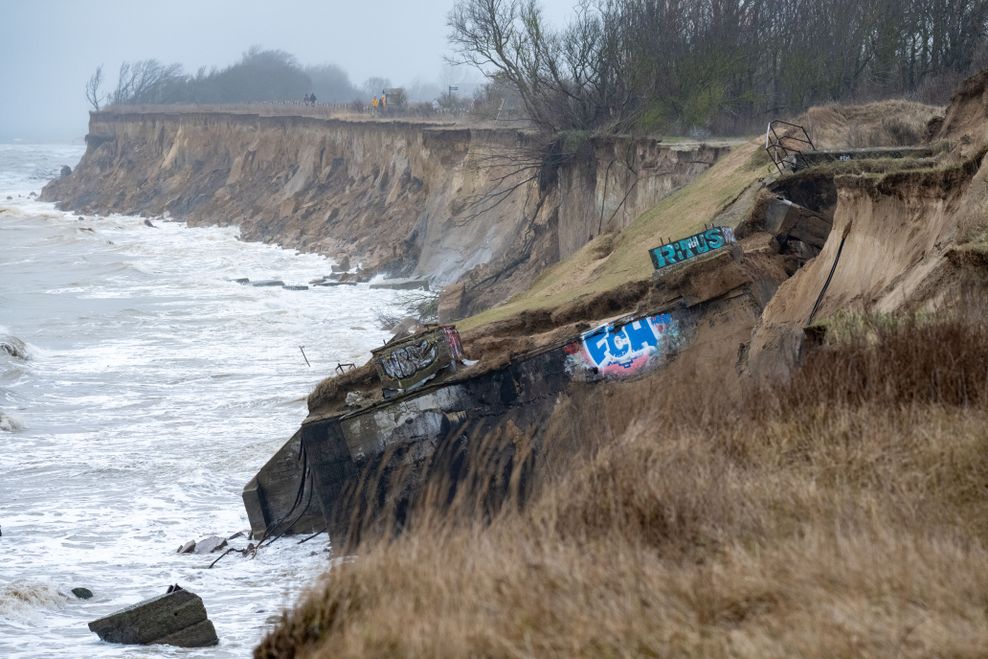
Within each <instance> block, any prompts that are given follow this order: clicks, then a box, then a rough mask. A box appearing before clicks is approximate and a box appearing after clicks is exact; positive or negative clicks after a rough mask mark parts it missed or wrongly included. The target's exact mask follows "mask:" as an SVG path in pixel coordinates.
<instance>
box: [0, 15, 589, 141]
mask: <svg viewBox="0 0 988 659" xmlns="http://www.w3.org/2000/svg"><path fill="white" fill-rule="evenodd" d="M453 1H454V0H321V1H320V0H272V1H261V0H159V1H158V2H148V1H145V0H0V142H8V141H10V140H13V139H21V140H24V141H70V140H81V138H82V136H83V135H84V134H85V132H86V126H87V122H88V120H89V115H88V110H89V106H88V103H87V102H86V100H85V96H84V86H85V83H86V80H87V79H88V78H89V76H90V75H91V74H92V73H93V71H94V70H95V69H96V67H97V66H98V65H99V64H103V72H104V77H109V80H108V81H107V82H106V83H104V87H111V88H112V87H113V86H114V85H115V84H116V76H115V72H116V70H117V69H118V67H119V66H120V63H121V62H122V61H134V60H141V59H151V58H153V59H157V60H159V61H161V62H163V63H172V62H178V63H180V64H182V65H183V67H184V68H185V71H186V72H190V73H194V72H195V71H196V70H197V69H198V68H199V67H200V66H206V67H213V66H217V67H223V66H227V65H229V64H232V63H233V62H235V61H237V60H238V59H240V56H241V54H242V53H243V52H244V51H246V50H247V49H248V48H249V47H250V46H252V45H259V46H262V47H263V48H270V49H280V50H284V51H287V52H289V53H292V54H293V55H295V56H296V57H297V58H298V60H299V61H300V62H301V63H302V64H322V63H333V64H338V65H339V66H341V67H342V68H343V69H345V70H346V71H347V73H348V74H349V75H350V80H351V81H352V82H353V83H354V84H355V85H358V86H359V85H360V84H361V83H362V82H363V81H364V80H366V79H367V78H369V77H371V76H380V77H384V78H388V79H390V80H391V82H392V83H394V84H396V85H403V84H409V83H411V82H412V81H413V80H415V79H416V78H418V79H421V80H423V81H437V82H438V81H439V80H440V76H441V73H442V68H443V59H442V57H443V54H445V53H446V52H447V45H446V34H447V27H446V14H447V13H448V12H449V10H450V8H451V7H452V5H453ZM575 3H576V0H542V5H543V7H544V8H545V12H546V16H547V17H548V18H549V19H550V20H551V21H552V22H554V23H557V24H561V23H563V22H565V20H566V19H567V18H568V17H569V16H570V15H571V14H572V7H573V6H574V4H575ZM469 75H470V77H471V78H477V79H479V76H478V75H477V74H469Z"/></svg>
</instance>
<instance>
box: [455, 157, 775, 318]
mask: <svg viewBox="0 0 988 659" xmlns="http://www.w3.org/2000/svg"><path fill="white" fill-rule="evenodd" d="M764 155H765V154H764V151H762V150H761V148H760V145H759V144H758V143H756V142H746V143H743V144H740V145H738V146H736V147H735V148H733V149H732V150H731V152H730V153H729V154H728V155H726V156H724V157H723V158H721V159H720V160H719V161H718V162H716V163H715V164H714V165H713V166H712V167H711V168H710V169H709V170H707V171H706V172H704V173H703V174H702V175H701V176H699V177H698V178H697V179H696V180H695V181H693V182H691V183H690V184H689V185H686V186H684V187H682V188H681V189H679V190H677V191H675V192H673V193H672V194H670V195H669V196H668V197H666V198H665V199H663V200H662V201H660V202H659V203H658V204H657V205H656V206H655V207H654V208H653V209H652V210H650V211H647V212H645V213H643V214H642V215H640V216H639V217H638V218H637V219H636V220H635V221H634V223H632V224H631V226H629V227H628V228H627V229H625V230H624V231H622V232H620V233H619V234H617V235H615V234H605V235H602V236H600V237H598V238H597V239H595V240H594V241H592V242H590V243H588V244H587V245H585V246H584V247H583V248H582V249H581V250H580V251H579V252H577V253H576V254H574V255H573V256H572V257H570V258H568V259H566V260H565V261H562V262H560V263H558V264H556V265H554V266H553V267H551V268H549V269H548V270H546V271H545V272H544V273H543V274H542V275H541V276H539V278H538V279H537V280H536V281H535V283H534V284H532V286H531V287H530V288H529V289H528V290H526V291H525V292H523V293H521V294H519V295H517V296H515V297H513V298H512V299H510V300H509V301H508V302H507V303H505V304H503V305H501V306H499V307H495V308H493V309H490V310H488V311H485V312H483V313H480V314H477V315H476V316H473V317H471V318H467V319H465V320H461V321H457V326H459V327H461V328H462V329H470V328H474V327H479V326H481V325H484V324H486V323H490V322H493V321H496V320H502V319H504V318H507V317H508V316H511V315H514V314H516V313H519V312H522V311H528V310H532V309H552V308H555V307H558V306H559V305H561V304H564V303H567V302H570V301H572V300H574V299H576V298H578V297H580V296H581V295H592V294H596V293H601V292H604V291H608V290H611V289H614V288H616V287H619V286H622V285H625V284H627V283H629V282H633V281H639V280H643V279H648V278H649V277H650V276H651V273H652V271H653V266H652V262H651V260H650V258H649V255H648V250H649V249H650V248H652V247H656V246H658V245H660V244H662V243H663V242H665V241H666V240H667V239H669V238H681V237H683V236H687V235H690V234H691V233H695V232H696V231H699V230H701V229H702V228H703V225H704V224H710V223H711V222H713V221H714V220H715V218H716V216H717V214H718V213H719V212H720V211H721V210H723V209H724V207H725V206H727V205H728V204H730V203H731V202H732V201H734V200H735V199H737V197H738V196H739V195H740V194H741V193H743V192H744V191H745V190H746V189H747V188H748V186H750V185H751V184H752V183H754V182H755V181H756V180H758V179H759V178H760V177H762V176H765V175H767V174H769V173H770V172H769V170H768V160H767V158H763V156H764Z"/></svg>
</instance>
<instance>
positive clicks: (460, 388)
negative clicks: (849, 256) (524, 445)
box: [243, 243, 785, 545]
mask: <svg viewBox="0 0 988 659" xmlns="http://www.w3.org/2000/svg"><path fill="white" fill-rule="evenodd" d="M677 268H679V269H680V270H681V271H680V272H676V270H677ZM784 278H785V273H784V271H783V269H782V268H781V265H780V263H779V261H778V259H777V258H772V257H767V256H766V255H764V254H761V253H757V252H753V253H750V254H747V253H746V252H745V250H744V248H743V247H742V246H738V245H732V244H729V243H724V244H722V245H721V246H719V247H718V248H714V249H711V250H709V251H707V252H706V253H703V254H698V255H695V258H692V259H690V260H688V261H685V262H684V263H682V264H679V265H678V266H672V267H669V268H664V269H663V270H662V271H660V272H658V273H656V277H655V280H654V287H655V289H654V291H653V293H654V295H653V298H652V299H653V300H655V301H656V302H655V304H654V306H653V307H652V308H650V309H648V310H647V311H644V312H635V313H631V314H626V315H621V316H618V317H615V318H612V319H608V320H607V321H605V322H603V323H601V324H600V325H598V326H596V327H592V328H590V329H587V330H585V331H583V332H581V333H579V334H577V335H570V336H567V337H563V338H561V339H559V340H556V341H554V342H552V343H549V344H546V345H544V346H541V347H539V348H537V349H535V350H531V351H528V352H525V353H523V354H518V355H513V356H511V357H510V358H509V359H508V360H506V361H504V362H503V363H500V364H497V365H494V366H485V365H484V364H483V363H481V364H477V365H475V366H472V367H469V368H466V369H462V368H461V369H459V370H457V371H456V372H449V373H447V374H445V375H444V376H443V377H441V378H435V379H433V380H432V381H431V382H429V383H428V384H426V385H424V386H422V387H420V388H417V389H414V390H412V391H408V392H406V393H403V394H400V395H397V396H395V397H392V398H386V399H383V400H379V401H376V402H373V403H371V404H368V405H365V406H363V407H361V408H359V409H356V410H353V411H340V412H337V413H330V414H314V415H310V417H309V418H308V419H306V421H305V422H304V423H303V424H302V427H301V429H300V430H299V432H297V433H296V434H295V435H293V436H292V438H291V439H290V440H289V441H288V442H287V443H286V444H285V445H284V446H283V447H282V448H281V450H280V451H278V453H277V454H276V455H275V456H274V457H273V458H272V459H271V460H270V461H269V462H268V463H267V464H266V465H265V466H264V467H263V468H262V469H261V470H260V471H259V472H258V473H257V475H256V476H255V477H254V478H252V479H251V481H250V482H249V483H248V484H247V486H246V487H245V489H244V493H243V498H244V504H245V507H246V509H247V512H248V516H249V518H250V524H251V529H252V532H253V533H254V534H255V535H256V536H269V535H271V534H273V533H292V532H296V533H302V532H313V531H318V530H321V529H328V530H329V532H330V536H331V538H332V539H333V542H334V545H339V544H341V543H342V542H344V541H345V539H346V534H347V532H348V530H350V529H354V528H359V527H360V525H361V524H364V523H366V522H367V519H366V517H367V515H368V514H372V513H371V512H370V511H369V510H368V502H367V500H366V499H367V497H368V493H367V491H366V486H367V485H368V484H367V483H365V482H362V481H363V479H365V478H366V477H367V475H368V474H376V475H380V474H381V473H384V471H387V470H394V469H397V468H401V469H403V470H405V471H406V474H405V481H404V484H403V485H402V486H401V487H402V488H403V491H401V492H391V493H389V494H388V495H387V496H390V497H404V498H406V499H408V500H411V499H413V498H414V496H415V492H414V489H415V485H416V484H417V483H418V481H419V479H420V475H421V474H424V473H426V472H428V471H429V470H430V469H432V468H433V467H434V466H435V464H436V463H437V456H446V455H447V454H448V452H449V450H451V447H454V446H458V447H460V448H462V449H464V450H469V447H470V445H471V443H472V442H474V441H476V440H477V439H478V438H479V437H481V436H483V435H484V434H485V433H486V432H487V431H489V430H490V428H491V427H492V426H493V425H498V424H504V423H509V422H510V423H514V424H516V425H518V426H520V427H526V426H528V427H530V426H532V425H533V424H534V425H537V424H538V423H539V422H540V420H541V419H544V418H546V417H547V416H548V414H549V412H550V411H551V408H552V406H553V405H554V403H555V401H556V399H557V397H558V395H560V394H561V393H563V392H565V391H567V390H570V389H571V388H574V387H576V388H579V387H592V386H606V385H607V384H608V383H609V382H614V381H618V380H623V379H627V378H631V377H642V376H645V375H647V374H648V373H650V372H652V371H654V370H656V369H661V368H663V367H665V366H666V365H668V364H669V363H670V362H673V361H677V360H678V361H686V362H689V355H690V353H701V352H704V351H706V350H707V349H708V347H709V346H710V344H714V343H717V344H721V345H720V346H719V347H720V348H723V347H724V346H726V347H727V349H728V352H729V353H734V354H736V352H737V350H738V347H739V345H740V344H739V343H738V342H737V340H736V339H737V338H741V339H743V338H744V336H745V335H747V334H750V331H751V328H752V327H753V326H754V324H755V322H756V321H757V319H758V317H759V315H760V313H761V310H762V308H763V307H764V305H765V304H766V303H767V302H768V300H769V298H770V297H771V295H772V293H773V292H774V291H775V289H776V287H777V286H778V285H779V283H781V281H782V280H783V279H784ZM725 328H731V331H732V332H739V334H738V336H737V337H733V336H731V335H730V333H728V334H727V335H725V333H724V330H725ZM404 341H408V339H405V340H404ZM466 351H467V353H468V354H469V345H467V346H466ZM385 386H387V384H385ZM536 450H537V447H536ZM382 461H387V465H382ZM375 470H376V471H375ZM382 470H383V471H382ZM385 478H386V476H385ZM454 479H455V477H454ZM362 487H363V488H364V491H361V488H362Z"/></svg>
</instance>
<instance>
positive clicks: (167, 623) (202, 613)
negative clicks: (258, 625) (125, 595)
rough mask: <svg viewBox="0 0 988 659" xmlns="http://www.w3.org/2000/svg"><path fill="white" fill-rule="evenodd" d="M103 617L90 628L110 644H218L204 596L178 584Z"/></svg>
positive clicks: (187, 645)
mask: <svg viewBox="0 0 988 659" xmlns="http://www.w3.org/2000/svg"><path fill="white" fill-rule="evenodd" d="M168 590H169V592H167V593H165V594H164V595H159V596H158V597H152V598H151V599H148V600H144V601H143V602H138V603H137V604H134V605H133V606H128V607H127V608H126V609H121V610H120V611H117V612H116V613H112V614H110V615H108V616H106V617H104V618H100V619H98V620H93V621H92V622H91V623H89V629H90V630H91V631H93V632H96V634H97V635H98V636H99V637H100V640H103V641H107V642H109V643H134V644H147V643H165V644H168V645H177V646H179V647H183V648H198V647H204V646H207V645H216V644H217V643H219V639H218V638H217V637H216V629H215V628H214V627H213V623H212V622H210V620H209V618H208V617H207V615H206V607H205V606H204V605H203V603H202V598H201V597H199V596H198V595H196V594H195V593H191V592H189V591H187V590H183V589H182V588H179V587H178V586H173V587H171V588H169V589H168Z"/></svg>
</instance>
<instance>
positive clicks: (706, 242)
mask: <svg viewBox="0 0 988 659" xmlns="http://www.w3.org/2000/svg"><path fill="white" fill-rule="evenodd" d="M733 242H734V229H732V228H730V227H713V228H712V229H706V230H704V231H701V232H700V233H696V234H693V235H692V236H687V237H686V238H681V239H679V240H676V241H673V242H671V243H666V244H665V245H659V246H658V247H655V248H652V249H650V250H649V252H648V253H649V255H651V257H652V265H654V266H655V269H656V270H659V269H661V268H664V267H666V266H669V265H674V264H676V263H682V262H683V261H687V260H689V259H691V258H693V257H695V256H699V255H701V254H706V253H707V252H711V251H713V250H715V249H719V248H721V247H724V246H725V245H727V244H729V243H733Z"/></svg>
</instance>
